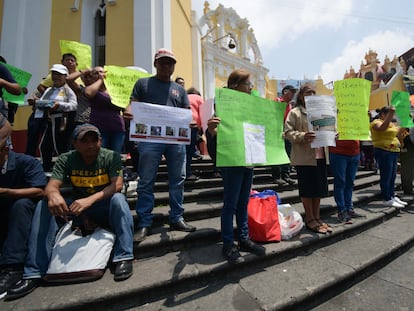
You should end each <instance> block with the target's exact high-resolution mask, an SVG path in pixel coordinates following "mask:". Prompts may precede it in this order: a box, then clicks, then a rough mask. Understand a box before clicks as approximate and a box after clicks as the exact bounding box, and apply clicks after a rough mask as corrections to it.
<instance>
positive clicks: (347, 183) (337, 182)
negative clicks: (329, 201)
mask: <svg viewBox="0 0 414 311" xmlns="http://www.w3.org/2000/svg"><path fill="white" fill-rule="evenodd" d="M329 158H330V159H329V160H330V168H331V171H332V174H333V176H334V198H335V202H336V206H337V207H338V212H344V211H347V212H348V211H349V210H350V209H351V208H352V190H353V188H354V180H355V174H356V172H357V170H358V165H359V158H360V155H359V154H357V155H354V156H350V155H344V154H336V153H330V154H329Z"/></svg>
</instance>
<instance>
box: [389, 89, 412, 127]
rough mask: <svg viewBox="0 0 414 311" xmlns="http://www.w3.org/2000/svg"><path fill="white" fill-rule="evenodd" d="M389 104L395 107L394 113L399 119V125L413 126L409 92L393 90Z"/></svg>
mask: <svg viewBox="0 0 414 311" xmlns="http://www.w3.org/2000/svg"><path fill="white" fill-rule="evenodd" d="M391 105H393V106H394V107H395V114H396V115H397V117H398V119H399V122H398V123H399V126H401V127H408V128H411V127H414V124H413V119H412V117H411V111H410V94H409V93H408V92H404V91H393V92H392V96H391Z"/></svg>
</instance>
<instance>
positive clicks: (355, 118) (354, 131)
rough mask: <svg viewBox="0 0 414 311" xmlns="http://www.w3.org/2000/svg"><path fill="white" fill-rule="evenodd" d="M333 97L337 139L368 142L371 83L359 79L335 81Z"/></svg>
mask: <svg viewBox="0 0 414 311" xmlns="http://www.w3.org/2000/svg"><path fill="white" fill-rule="evenodd" d="M334 95H335V101H336V107H337V109H338V116H337V126H338V135H339V137H338V139H340V140H370V134H369V116H368V110H369V100H370V96H371V82H370V81H368V80H365V79H360V78H353V79H345V80H340V81H335V84H334Z"/></svg>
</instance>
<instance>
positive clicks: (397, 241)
mask: <svg viewBox="0 0 414 311" xmlns="http://www.w3.org/2000/svg"><path fill="white" fill-rule="evenodd" d="M373 188H375V186H373ZM365 191H366V194H367V193H371V192H372V191H371V188H366V189H365ZM373 191H374V192H376V191H378V189H376V190H373ZM362 192H363V191H362V190H361V191H360V193H359V195H358V196H363V195H364V194H363V193H362ZM366 194H365V195H366ZM402 198H403V199H405V200H408V201H409V202H410V205H409V207H407V208H406V209H404V210H402V211H401V212H400V211H399V210H398V209H395V208H387V207H384V206H383V205H382V202H381V201H378V200H373V201H369V202H367V201H365V202H362V201H361V202H358V207H359V209H358V211H359V212H360V213H361V214H364V215H365V216H366V217H365V218H359V219H357V220H356V221H355V222H354V224H352V225H342V224H339V223H338V224H336V225H334V232H333V233H332V234H327V235H318V234H315V233H312V232H310V231H309V230H307V229H304V230H302V231H301V233H300V234H299V235H298V236H296V237H294V238H293V239H291V240H288V241H282V242H280V243H268V244H265V247H266V255H265V256H263V257H257V256H254V255H252V254H245V253H242V254H243V256H244V258H245V262H244V263H243V264H241V265H237V266H232V265H229V264H228V263H227V262H226V261H225V260H224V259H223V257H222V256H221V243H218V242H211V243H208V244H207V245H198V243H195V242H194V243H188V244H186V247H185V248H180V249H172V250H170V251H168V252H165V253H164V254H155V256H152V257H145V258H139V259H138V260H136V262H135V263H134V275H133V276H132V277H131V278H130V279H128V280H126V281H124V282H114V281H113V277H112V275H111V274H110V273H109V271H107V272H106V273H105V275H104V277H103V278H102V279H100V280H98V281H96V282H93V283H84V284H73V285H62V286H47V287H46V286H44V287H39V288H38V289H36V290H35V291H34V292H33V293H31V294H30V295H28V296H26V297H24V298H21V299H19V300H16V301H11V302H4V301H2V302H0V309H1V310H4V311H6V310H69V309H70V310H79V309H82V310H92V309H95V310H96V309H99V310H132V309H133V310H141V309H142V310H163V309H167V308H168V309H172V310H259V309H260V310H296V309H298V310H301V309H309V306H311V305H310V303H316V302H317V301H318V300H319V299H320V298H319V297H324V295H325V294H326V293H328V292H329V291H331V290H332V289H338V290H341V288H343V287H344V286H346V284H347V283H348V282H351V281H352V280H353V279H354V278H356V277H360V276H362V275H365V274H367V273H369V272H370V271H371V270H373V269H375V268H377V267H380V266H381V265H384V264H385V263H387V262H389V260H390V259H392V258H394V257H395V256H398V255H399V254H400V253H401V252H402V251H404V250H405V249H407V248H408V247H409V246H412V245H413V244H414V230H413V227H414V225H413V223H414V213H413V212H414V210H413V207H412V203H413V202H414V197H412V196H411V197H404V196H403V197H402ZM396 216H397V217H396ZM330 217H334V215H332V214H331V213H329V212H328V213H327V214H324V216H323V218H324V220H327V221H328V222H330V223H333V221H329V218H330ZM199 229H200V230H202V229H203V228H199ZM171 233H172V234H171V236H172V238H176V239H178V238H177V237H179V234H181V233H173V232H171ZM191 234H192V233H190V234H187V236H190V235H191ZM162 235H164V233H160V234H159V236H158V237H159V238H160V237H161V238H162ZM184 238H185V237H184ZM144 242H145V241H144ZM139 249H140V247H138V250H139ZM319 303H320V302H319Z"/></svg>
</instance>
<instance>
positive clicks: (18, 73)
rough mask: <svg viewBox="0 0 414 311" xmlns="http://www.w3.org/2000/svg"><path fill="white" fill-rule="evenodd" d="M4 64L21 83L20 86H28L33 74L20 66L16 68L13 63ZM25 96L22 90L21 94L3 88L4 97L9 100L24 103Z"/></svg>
mask: <svg viewBox="0 0 414 311" xmlns="http://www.w3.org/2000/svg"><path fill="white" fill-rule="evenodd" d="M2 64H3V65H4V66H6V67H7V69H9V71H10V73H11V74H12V76H13V78H14V80H16V82H17V83H18V84H19V85H20V87H22V88H23V87H27V85H28V84H29V81H30V79H31V77H32V74H31V73H29V72H26V71H23V70H21V69H19V68H16V67H14V66H12V65H9V64H5V63H2ZM24 96H25V94H24V93H23V92H22V93H21V94H20V95H12V94H10V93H9V92H7V91H6V90H5V89H3V98H4V99H5V100H7V101H8V102H11V103H15V104H19V105H23V104H24Z"/></svg>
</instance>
